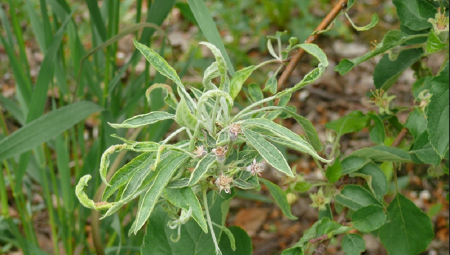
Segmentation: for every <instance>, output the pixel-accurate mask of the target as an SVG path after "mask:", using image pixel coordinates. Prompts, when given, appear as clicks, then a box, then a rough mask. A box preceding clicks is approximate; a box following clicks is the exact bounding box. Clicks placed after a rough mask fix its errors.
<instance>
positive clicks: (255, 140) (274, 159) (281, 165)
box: [243, 129, 294, 177]
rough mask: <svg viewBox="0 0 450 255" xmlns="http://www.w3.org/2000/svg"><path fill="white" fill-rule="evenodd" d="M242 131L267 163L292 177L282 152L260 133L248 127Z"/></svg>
mask: <svg viewBox="0 0 450 255" xmlns="http://www.w3.org/2000/svg"><path fill="white" fill-rule="evenodd" d="M243 131H244V135H245V137H246V138H247V140H248V142H249V144H250V145H251V146H253V147H254V148H255V149H256V150H257V151H258V152H259V153H260V154H261V156H262V157H263V158H264V159H265V160H266V161H267V163H269V165H271V166H273V167H274V168H275V169H277V170H278V171H280V172H283V173H285V174H287V175H288V176H291V177H294V175H293V174H292V170H291V167H290V166H289V165H288V163H287V162H286V159H285V158H284V156H283V154H282V153H281V152H280V151H279V150H278V149H277V148H276V147H275V146H273V145H272V144H271V143H269V142H267V141H266V140H265V139H264V138H263V137H262V136H261V135H260V134H258V133H256V132H253V131H251V130H250V129H244V130H243Z"/></svg>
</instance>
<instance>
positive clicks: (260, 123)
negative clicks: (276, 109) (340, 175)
mask: <svg viewBox="0 0 450 255" xmlns="http://www.w3.org/2000/svg"><path fill="white" fill-rule="evenodd" d="M298 120H299V121H302V123H303V124H308V123H306V122H305V120H304V119H302V118H298ZM243 126H244V127H247V128H258V129H265V130H267V131H269V132H270V133H272V134H273V135H275V136H277V137H278V138H280V139H281V140H283V141H284V143H283V144H285V145H286V146H288V147H289V148H292V149H294V150H297V151H300V152H304V153H307V154H309V155H311V156H313V157H314V158H316V159H318V160H320V161H322V162H325V163H329V162H331V161H330V160H326V159H324V158H322V157H320V156H319V154H317V152H316V151H315V150H314V148H313V147H312V146H311V145H310V144H309V143H308V142H306V141H305V140H303V138H301V137H300V136H299V135H297V134H296V133H294V132H292V131H291V130H289V129H287V128H285V127H282V126H280V125H278V124H276V123H274V122H273V121H270V120H267V119H248V120H244V121H243ZM305 126H306V127H308V125H305ZM308 128H310V127H308ZM309 133H310V137H312V138H313V140H315V139H314V138H315V136H314V134H313V133H312V132H309Z"/></svg>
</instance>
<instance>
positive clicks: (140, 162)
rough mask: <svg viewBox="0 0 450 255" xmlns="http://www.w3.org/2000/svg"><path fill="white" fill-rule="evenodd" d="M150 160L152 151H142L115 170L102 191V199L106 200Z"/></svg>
mask: <svg viewBox="0 0 450 255" xmlns="http://www.w3.org/2000/svg"><path fill="white" fill-rule="evenodd" d="M151 161H152V153H143V154H141V155H139V156H137V157H136V158H134V159H133V160H132V161H131V162H129V163H128V164H126V165H125V166H123V167H122V168H120V169H119V170H117V172H115V173H114V175H113V177H112V178H111V180H110V181H109V185H110V186H106V188H105V190H104V192H103V196H102V197H103V198H102V200H103V201H106V200H107V199H108V198H109V197H110V196H111V195H112V194H114V192H115V191H116V190H117V189H119V188H120V187H121V186H123V185H125V184H126V183H127V182H128V181H129V180H130V179H131V177H132V176H133V175H134V173H136V171H138V170H139V169H141V168H142V167H145V166H147V164H148V163H149V162H151Z"/></svg>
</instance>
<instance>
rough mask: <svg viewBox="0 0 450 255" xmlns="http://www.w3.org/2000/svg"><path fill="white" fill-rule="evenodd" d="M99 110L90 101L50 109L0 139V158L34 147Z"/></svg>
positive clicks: (99, 109) (98, 107) (99, 108)
mask: <svg viewBox="0 0 450 255" xmlns="http://www.w3.org/2000/svg"><path fill="white" fill-rule="evenodd" d="M101 110H102V108H101V107H100V106H98V105H96V104H94V103H92V102H78V103H75V104H72V105H68V106H64V107H61V108H60V109H58V110H55V111H52V112H50V113H49V114H46V115H44V116H42V117H40V118H38V119H36V120H34V121H32V122H30V123H28V124H27V125H26V126H24V127H22V128H21V129H19V130H18V131H16V132H14V133H13V134H11V135H10V136H8V137H6V138H5V139H3V140H1V141H0V160H3V159H7V158H10V157H13V156H15V155H17V154H20V153H23V152H26V151H29V150H31V149H34V148H35V147H37V146H39V145H40V144H42V143H44V142H46V141H48V140H50V139H51V138H53V137H55V136H57V135H59V134H61V133H62V132H63V131H65V130H67V129H68V128H70V127H72V126H73V125H75V124H76V123H78V122H80V121H82V120H83V119H85V118H86V117H87V116H89V115H91V114H92V113H94V112H98V111H101Z"/></svg>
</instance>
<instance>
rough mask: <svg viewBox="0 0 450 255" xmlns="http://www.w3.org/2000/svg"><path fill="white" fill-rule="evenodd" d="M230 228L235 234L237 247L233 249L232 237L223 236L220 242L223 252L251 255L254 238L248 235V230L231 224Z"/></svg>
mask: <svg viewBox="0 0 450 255" xmlns="http://www.w3.org/2000/svg"><path fill="white" fill-rule="evenodd" d="M228 229H229V231H230V232H231V234H232V235H233V236H234V239H235V244H236V245H235V246H236V249H235V250H233V249H231V243H230V239H229V238H226V237H224V236H222V237H221V238H220V243H219V247H220V250H221V251H222V254H227V255H233V254H236V255H251V254H252V252H253V247H252V239H251V238H250V236H248V234H247V232H245V230H243V229H242V228H240V227H236V226H231V227H229V228H228Z"/></svg>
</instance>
